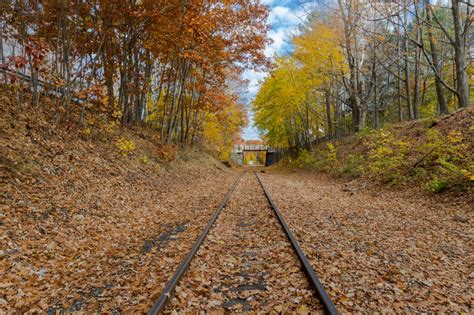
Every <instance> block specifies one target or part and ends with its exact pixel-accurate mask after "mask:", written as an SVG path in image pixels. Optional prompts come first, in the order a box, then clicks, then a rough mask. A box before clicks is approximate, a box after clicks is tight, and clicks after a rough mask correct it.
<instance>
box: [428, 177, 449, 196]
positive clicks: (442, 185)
mask: <svg viewBox="0 0 474 315" xmlns="http://www.w3.org/2000/svg"><path fill="white" fill-rule="evenodd" d="M448 186H449V184H448V182H447V181H446V180H444V179H439V178H438V177H436V176H433V179H431V180H430V181H429V182H428V185H427V189H428V191H430V192H432V193H435V194H439V193H441V192H443V191H445V190H446V189H447V188H448Z"/></svg>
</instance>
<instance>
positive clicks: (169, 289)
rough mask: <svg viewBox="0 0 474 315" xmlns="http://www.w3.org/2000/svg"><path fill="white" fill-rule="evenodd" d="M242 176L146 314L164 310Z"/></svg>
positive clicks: (231, 188)
mask: <svg viewBox="0 0 474 315" xmlns="http://www.w3.org/2000/svg"><path fill="white" fill-rule="evenodd" d="M243 174H244V173H242V174H240V176H239V177H238V178H237V179H236V180H235V182H234V183H233V184H232V186H231V187H230V189H229V191H228V192H227V195H226V196H225V198H224V200H223V201H222V202H221V204H220V205H219V207H218V208H217V210H216V211H215V212H214V214H213V215H212V217H211V219H210V220H209V223H208V224H207V225H206V227H205V228H204V230H203V231H202V233H201V235H200V236H199V238H198V239H197V241H196V243H194V245H193V247H192V248H191V250H190V251H189V253H188V254H187V255H186V257H185V258H184V260H183V261H182V262H181V264H180V265H179V267H178V269H177V270H176V272H175V273H174V274H173V276H172V277H171V279H170V280H169V281H168V283H167V284H166V286H165V288H164V289H163V292H162V293H161V295H160V296H159V297H158V299H157V300H156V301H155V303H154V304H153V306H152V308H151V309H150V311H149V312H148V314H150V315H155V314H158V313H160V312H162V311H163V310H164V308H165V307H166V304H167V303H168V302H169V300H171V297H172V295H173V293H174V289H175V287H176V285H177V284H178V282H179V280H180V279H181V277H182V276H183V275H184V273H185V272H186V270H187V269H188V267H189V264H190V262H191V260H192V259H193V257H194V255H195V254H196V252H197V251H198V249H199V247H200V246H201V244H202V243H203V242H204V239H205V238H206V236H207V234H208V233H209V230H210V229H211V227H212V225H213V224H214V222H216V220H217V217H218V216H219V214H220V213H221V211H222V209H223V208H224V207H225V206H226V205H227V202H229V199H230V197H231V195H232V193H233V192H234V190H235V188H236V187H237V184H238V183H239V181H240V179H241V178H242V176H243Z"/></svg>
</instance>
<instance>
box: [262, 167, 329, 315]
mask: <svg viewBox="0 0 474 315" xmlns="http://www.w3.org/2000/svg"><path fill="white" fill-rule="evenodd" d="M255 175H256V176H257V178H258V182H259V183H260V186H262V189H263V192H264V194H265V197H267V200H268V202H269V203H270V205H271V206H272V208H273V211H274V212H275V214H276V216H277V217H278V221H280V224H281V226H282V227H283V230H285V234H286V236H287V238H288V240H289V241H290V243H291V246H292V247H293V250H294V251H295V252H296V255H297V256H298V258H299V260H300V262H301V264H302V265H303V270H304V273H305V274H306V276H307V277H308V280H309V282H310V283H311V286H312V287H313V288H314V290H315V292H316V296H317V297H318V299H319V301H320V302H321V304H322V305H323V307H324V311H325V313H327V314H331V315H336V314H338V312H337V309H336V306H335V305H334V303H333V302H332V301H331V298H330V297H329V295H328V294H327V292H326V290H324V287H323V285H322V283H321V281H320V280H319V278H318V276H317V275H316V272H314V269H313V267H311V264H310V263H309V261H308V259H307V258H306V256H305V254H304V253H303V250H302V249H301V247H300V245H299V243H298V241H297V240H296V238H295V237H294V236H293V233H291V231H290V228H289V227H288V225H287V224H286V222H285V219H284V218H283V215H282V213H281V211H280V209H278V207H277V205H276V204H275V202H273V200H272V198H271V197H270V194H269V193H268V191H267V190H266V189H265V186H263V182H262V180H261V179H260V176H258V174H257V173H255Z"/></svg>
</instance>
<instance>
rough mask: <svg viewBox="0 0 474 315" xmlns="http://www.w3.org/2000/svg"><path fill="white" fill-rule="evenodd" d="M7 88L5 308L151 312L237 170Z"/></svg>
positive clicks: (0, 296)
mask: <svg viewBox="0 0 474 315" xmlns="http://www.w3.org/2000/svg"><path fill="white" fill-rule="evenodd" d="M0 98H1V99H0V104H1V106H0V117H1V118H0V148H1V149H0V184H1V195H0V231H1V233H0V269H1V271H2V272H1V273H2V278H1V279H0V312H10V311H13V310H15V311H20V312H23V311H28V310H41V311H61V310H65V311H90V312H96V311H100V312H111V311H113V310H120V311H127V310H128V311H131V310H133V311H135V312H140V311H145V312H146V311H148V309H149V307H150V305H151V304H152V303H153V300H154V299H155V298H156V297H157V296H158V294H159V293H160V292H161V289H162V288H163V287H164V285H165V283H166V281H167V280H168V278H169V277H170V275H171V274H172V272H173V271H174V269H175V268H176V267H177V266H178V264H179V262H180V261H181V259H182V257H184V254H185V253H186V252H187V250H188V249H189V248H190V247H191V245H192V243H193V242H194V240H195V239H196V238H197V236H198V234H199V232H200V231H201V229H202V227H203V226H204V225H205V223H206V222H207V220H208V218H209V216H210V215H211V214H212V212H213V211H214V210H215V208H216V206H217V205H218V204H219V202H220V201H221V199H222V198H223V196H224V195H225V193H226V191H227V189H228V187H229V186H230V184H231V183H232V181H233V180H234V179H235V178H236V176H237V174H236V172H234V171H232V170H231V169H229V168H227V167H225V166H224V165H222V163H220V162H218V161H217V160H215V159H214V158H212V157H211V156H209V155H208V154H206V153H204V152H203V151H200V150H197V149H189V148H188V149H179V148H176V147H171V146H163V145H161V144H160V143H159V141H158V140H156V139H155V138H154V137H153V133H152V132H149V131H147V130H123V129H121V128H115V129H111V130H107V128H103V129H100V128H99V127H98V126H97V125H92V126H91V125H85V126H78V125H72V124H61V125H56V120H55V119H54V116H53V115H50V114H49V113H48V112H47V111H46V110H45V109H44V107H39V108H36V109H32V108H30V107H28V106H19V105H17V104H15V103H14V102H13V101H12V98H11V97H9V96H8V95H0ZM120 139H122V140H121V141H120ZM170 160H174V161H172V162H171V161H170Z"/></svg>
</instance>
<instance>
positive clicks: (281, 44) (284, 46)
mask: <svg viewBox="0 0 474 315" xmlns="http://www.w3.org/2000/svg"><path fill="white" fill-rule="evenodd" d="M262 3H263V4H265V5H267V6H268V7H269V8H270V14H269V16H268V24H269V25H271V30H270V31H269V33H268V37H269V38H271V39H272V40H273V43H272V44H270V45H268V46H267V47H266V48H265V55H266V56H267V57H273V56H274V55H275V54H277V55H279V56H281V55H284V54H287V53H289V52H290V51H291V45H290V43H289V38H290V36H291V34H292V33H294V32H295V31H296V30H297V28H298V25H300V24H301V23H303V21H304V20H305V19H306V16H307V10H305V8H304V7H305V6H304V5H301V4H300V3H301V0H262ZM266 75H267V72H255V71H245V72H244V74H243V78H244V79H247V80H248V81H249V86H248V91H247V92H246V93H244V94H243V95H241V96H242V99H243V100H244V101H245V102H246V103H248V106H249V118H250V123H249V126H248V127H247V128H245V130H244V132H243V137H244V139H246V140H249V139H258V138H259V136H258V133H257V131H256V129H255V128H254V126H253V119H252V115H253V113H252V112H251V111H250V102H251V100H252V99H253V98H254V97H255V95H256V94H257V92H258V89H259V86H260V84H259V81H261V80H262V79H264V78H265V76H266Z"/></svg>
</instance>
